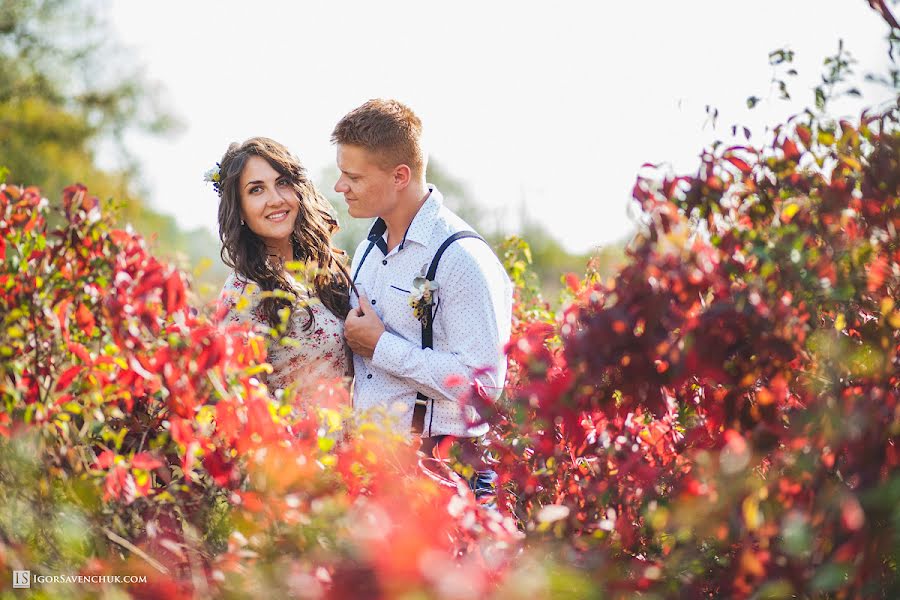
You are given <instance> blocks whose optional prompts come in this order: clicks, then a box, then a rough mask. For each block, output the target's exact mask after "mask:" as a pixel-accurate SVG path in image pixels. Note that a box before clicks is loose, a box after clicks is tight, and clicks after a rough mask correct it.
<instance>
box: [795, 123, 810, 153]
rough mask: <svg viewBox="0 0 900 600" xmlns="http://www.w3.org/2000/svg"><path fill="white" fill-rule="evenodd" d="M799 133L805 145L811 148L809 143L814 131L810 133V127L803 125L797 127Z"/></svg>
mask: <svg viewBox="0 0 900 600" xmlns="http://www.w3.org/2000/svg"><path fill="white" fill-rule="evenodd" d="M797 135H798V136H800V140H801V141H802V142H803V145H804V146H806V147H807V148H809V143H810V141H812V133H810V131H809V129H808V128H807V127H803V126H802V125H801V126H799V127H797Z"/></svg>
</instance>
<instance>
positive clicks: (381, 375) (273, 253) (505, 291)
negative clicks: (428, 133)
mask: <svg viewBox="0 0 900 600" xmlns="http://www.w3.org/2000/svg"><path fill="white" fill-rule="evenodd" d="M421 136H422V124H421V121H420V120H419V118H418V117H417V116H416V115H415V114H414V113H413V112H412V110H410V109H409V108H408V107H406V106H405V105H403V104H401V103H400V102H397V101H394V100H370V101H369V102H366V103H365V104H363V105H362V106H360V107H359V108H357V109H355V110H353V111H351V112H350V113H348V114H347V115H346V116H345V117H344V118H343V119H341V121H340V122H339V123H338V124H337V126H336V127H335V128H334V131H333V132H332V135H331V139H332V142H333V143H334V144H335V145H336V147H337V166H338V168H339V169H340V177H339V179H338V181H337V182H336V183H335V185H334V189H335V191H337V192H339V193H342V194H343V195H344V199H345V200H346V202H347V206H348V210H349V213H350V215H351V216H352V217H355V218H360V219H369V218H375V221H374V223H373V225H372V227H371V229H370V231H369V234H368V236H367V238H366V239H365V240H363V241H362V242H361V243H360V244H359V246H358V247H357V249H356V252H355V253H354V254H353V262H352V265H351V268H350V270H349V271H348V270H347V269H346V267H345V264H344V260H343V257H344V253H343V252H342V251H341V250H339V249H338V248H335V247H334V246H333V245H332V236H333V235H334V233H335V232H336V231H337V229H338V224H337V221H336V219H335V218H334V216H333V214H332V210H331V206H330V205H329V203H328V201H327V200H325V198H324V197H323V196H322V195H321V194H319V192H318V191H316V189H315V187H314V186H313V184H312V182H311V181H310V179H309V177H308V175H307V173H306V171H305V169H304V168H303V167H302V166H301V165H300V163H299V162H298V161H297V159H296V158H294V157H293V156H292V155H291V154H290V153H289V152H288V150H287V149H286V148H285V147H284V146H282V145H280V144H278V143H277V142H274V141H272V140H269V139H265V138H253V139H250V140H248V141H246V142H244V143H243V144H240V145H238V144H232V145H231V147H229V149H228V151H227V152H226V153H225V156H224V157H222V160H221V162H220V163H219V170H218V172H217V173H215V174H214V175H212V179H213V181H214V186H215V188H216V191H217V192H218V193H219V198H220V201H219V237H220V239H221V240H222V259H223V261H224V262H225V264H226V265H228V266H229V267H231V268H232V269H233V270H234V272H233V273H232V274H231V275H230V276H229V278H228V280H227V282H226V283H225V288H224V290H223V300H224V301H225V303H226V305H227V306H228V307H229V312H228V314H227V316H226V318H227V319H229V320H232V321H242V320H245V319H250V320H251V321H252V322H253V324H254V325H258V326H261V327H264V328H266V329H271V328H274V329H276V330H278V331H279V335H278V336H277V337H282V341H281V342H275V341H274V340H272V341H270V343H269V349H268V361H269V363H270V364H271V365H272V367H273V371H272V372H271V373H270V374H269V376H268V379H267V385H268V387H269V389H270V390H273V391H274V390H278V389H284V388H286V387H288V386H293V387H294V388H295V389H296V390H297V391H298V393H299V397H301V398H303V397H304V395H305V394H306V393H308V392H311V391H312V386H315V385H316V384H317V383H318V382H320V381H322V380H334V379H336V378H340V377H344V376H348V375H350V374H351V373H352V374H353V376H354V377H355V382H354V385H353V388H354V391H353V406H354V409H355V410H357V411H366V410H369V409H373V408H380V409H382V410H385V411H388V413H389V414H391V416H392V417H393V418H394V420H395V422H396V423H399V424H401V426H402V427H403V428H404V429H405V430H407V431H412V432H413V434H414V435H419V436H421V437H422V438H423V440H422V448H421V449H422V451H424V452H426V453H427V454H430V453H431V452H432V451H433V449H434V447H435V446H436V445H437V444H439V443H440V442H441V441H443V440H445V439H447V438H449V439H455V440H457V441H458V442H459V443H460V444H461V445H462V446H463V451H464V452H465V453H466V454H468V455H469V456H472V455H473V454H474V455H476V456H478V455H480V453H479V452H478V451H477V440H478V438H479V437H480V436H483V435H484V434H485V433H486V432H487V429H488V426H487V424H485V423H482V424H481V425H479V426H475V427H473V426H471V425H470V424H471V423H473V422H476V421H477V420H478V415H477V414H476V413H475V410H474V409H473V408H472V407H471V406H465V405H464V404H462V403H461V399H464V398H466V397H467V396H469V395H470V394H472V393H473V391H477V393H480V394H482V395H484V396H486V397H487V398H489V399H491V400H496V399H497V398H498V397H499V395H500V393H501V391H502V389H503V385H504V379H505V375H506V358H505V356H504V353H503V349H504V346H505V344H506V342H507V341H508V340H509V335H510V322H511V310H512V284H511V283H510V281H509V278H508V277H507V275H506V273H505V271H504V269H503V266H502V265H501V264H500V262H499V260H497V257H496V256H495V255H494V253H493V252H492V251H491V249H490V247H489V246H488V245H487V244H486V243H485V241H484V240H483V239H481V238H480V237H478V235H477V234H475V233H474V232H473V231H472V228H471V227H470V226H469V225H468V224H466V223H465V222H464V221H463V220H462V219H460V218H459V217H458V216H457V215H455V214H454V213H453V212H452V211H450V210H449V209H447V208H446V207H445V206H444V205H443V201H442V197H441V193H440V191H439V190H438V189H437V188H436V187H434V186H433V185H430V184H427V183H426V182H425V168H426V165H427V156H426V154H425V152H424V150H423V148H422V144H421ZM288 261H299V262H302V263H305V264H307V265H312V268H311V269H310V271H311V272H309V273H307V276H306V277H305V281H303V282H299V281H297V280H296V279H295V278H294V277H293V276H292V275H291V273H290V272H288V270H287V269H286V268H285V263H286V262H288ZM244 307H246V308H244ZM270 339H271V338H270ZM348 348H349V350H350V351H352V368H351V359H350V358H348V352H347V349H348ZM442 447H443V445H442ZM473 466H474V467H475V468H476V471H477V472H478V473H477V475H476V477H475V478H473V481H472V482H471V483H472V485H473V489H475V490H476V495H479V492H481V491H482V489H483V488H488V487H490V485H489V484H490V483H491V482H492V481H493V477H494V476H493V472H491V471H490V470H489V469H488V468H487V466H486V465H484V464H483V463H480V462H478V460H477V459H475V460H473ZM484 491H485V492H487V491H488V490H487V489H484Z"/></svg>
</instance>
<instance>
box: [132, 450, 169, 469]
mask: <svg viewBox="0 0 900 600" xmlns="http://www.w3.org/2000/svg"><path fill="white" fill-rule="evenodd" d="M131 466H132V467H134V468H135V469H144V470H145V471H152V470H153V469H156V468H158V467H161V466H163V463H162V461H161V460H159V459H158V458H156V457H155V456H153V455H152V454H150V453H149V452H141V453H140V454H135V455H134V458H132V459H131Z"/></svg>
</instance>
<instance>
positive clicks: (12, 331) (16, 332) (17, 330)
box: [6, 325, 25, 339]
mask: <svg viewBox="0 0 900 600" xmlns="http://www.w3.org/2000/svg"><path fill="white" fill-rule="evenodd" d="M6 335H8V336H9V337H11V338H13V339H18V338H20V337H23V336H24V335H25V331H24V330H23V329H22V328H21V327H19V326H18V325H13V326H12V327H10V328H8V329H7V330H6Z"/></svg>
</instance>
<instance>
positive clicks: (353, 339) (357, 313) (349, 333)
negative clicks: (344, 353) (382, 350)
mask: <svg viewBox="0 0 900 600" xmlns="http://www.w3.org/2000/svg"><path fill="white" fill-rule="evenodd" d="M363 311H365V312H363ZM382 333H384V323H382V322H381V319H379V318H378V315H376V314H375V310H374V309H372V308H371V306H370V303H369V298H368V297H367V296H366V295H365V294H361V295H360V297H359V308H351V309H350V312H349V313H347V319H346V320H345V321H344V338H346V340H347V344H349V346H350V349H351V350H353V353H354V354H357V355H359V356H362V357H363V358H372V355H373V354H375V346H377V345H378V340H379V339H380V338H381V334H382Z"/></svg>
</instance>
